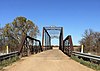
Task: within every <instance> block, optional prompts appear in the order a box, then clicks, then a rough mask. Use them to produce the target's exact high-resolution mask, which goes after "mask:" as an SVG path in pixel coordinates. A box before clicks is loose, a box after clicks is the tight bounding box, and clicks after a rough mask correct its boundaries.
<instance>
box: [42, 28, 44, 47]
mask: <svg viewBox="0 0 100 71" xmlns="http://www.w3.org/2000/svg"><path fill="white" fill-rule="evenodd" d="M43 48H44V27H43V30H42V49H43Z"/></svg>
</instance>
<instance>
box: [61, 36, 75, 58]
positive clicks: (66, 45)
mask: <svg viewBox="0 0 100 71" xmlns="http://www.w3.org/2000/svg"><path fill="white" fill-rule="evenodd" d="M73 50H74V49H73V43H72V38H71V35H68V36H67V37H66V38H65V39H64V40H63V52H64V53H66V54H67V55H69V56H71V54H72V51H73Z"/></svg>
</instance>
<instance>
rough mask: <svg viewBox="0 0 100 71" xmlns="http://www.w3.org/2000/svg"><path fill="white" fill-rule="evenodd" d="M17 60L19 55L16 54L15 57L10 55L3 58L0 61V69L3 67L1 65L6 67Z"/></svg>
mask: <svg viewBox="0 0 100 71" xmlns="http://www.w3.org/2000/svg"><path fill="white" fill-rule="evenodd" d="M18 60H19V57H18V56H15V57H12V58H9V59H6V60H3V61H1V62H0V70H2V69H3V67H6V66H8V65H11V64H12V63H13V62H16V61H18Z"/></svg>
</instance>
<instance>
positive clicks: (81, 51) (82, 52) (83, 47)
mask: <svg viewBox="0 0 100 71" xmlns="http://www.w3.org/2000/svg"><path fill="white" fill-rule="evenodd" d="M83 48H84V47H83V45H82V46H81V53H83Z"/></svg>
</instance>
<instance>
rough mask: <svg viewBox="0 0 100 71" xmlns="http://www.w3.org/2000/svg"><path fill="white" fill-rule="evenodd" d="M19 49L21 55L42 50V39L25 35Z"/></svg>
mask: <svg viewBox="0 0 100 71" xmlns="http://www.w3.org/2000/svg"><path fill="white" fill-rule="evenodd" d="M18 51H19V55H21V56H29V55H30V54H34V53H38V52H41V51H42V48H41V42H40V40H37V39H35V38H32V37H30V36H26V35H24V36H23V38H22V42H21V44H19V48H18Z"/></svg>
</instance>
